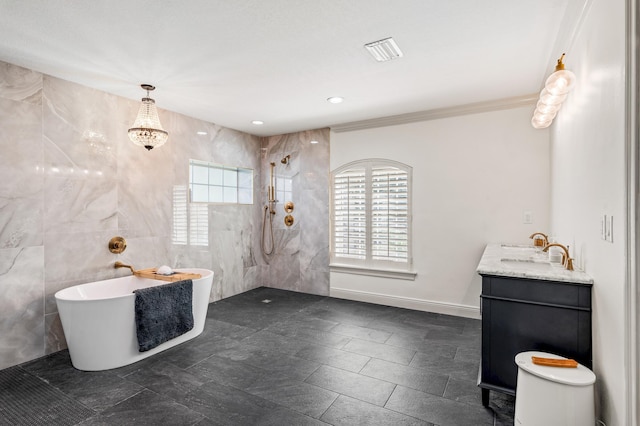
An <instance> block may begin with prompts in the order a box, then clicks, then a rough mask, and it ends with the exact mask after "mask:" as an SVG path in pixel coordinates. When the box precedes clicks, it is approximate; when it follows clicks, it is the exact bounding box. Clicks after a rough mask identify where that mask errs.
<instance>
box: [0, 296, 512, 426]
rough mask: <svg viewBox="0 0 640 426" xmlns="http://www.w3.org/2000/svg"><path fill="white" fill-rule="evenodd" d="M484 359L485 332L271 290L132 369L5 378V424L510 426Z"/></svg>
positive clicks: (454, 320) (506, 401)
mask: <svg viewBox="0 0 640 426" xmlns="http://www.w3.org/2000/svg"><path fill="white" fill-rule="evenodd" d="M266 300H270V302H269V303H265V301H266ZM479 358H480V322H479V321H477V320H471V319H465V318H458V317H451V316H446V315H438V314H432V313H426V312H418V311H411V310H406V309H399V308H392V307H387V306H379V305H371V304H366V303H360V302H353V301H347V300H341V299H333V298H329V297H321V296H313V295H308V294H302V293H294V292H289V291H282V290H274V289H269V288H264V287H263V288H259V289H256V290H253V291H250V292H247V293H244V294H241V295H238V296H234V297H231V298H228V299H225V300H222V301H219V302H216V303H213V304H211V305H210V307H209V312H208V316H207V324H206V327H205V331H204V332H203V334H202V335H200V336H199V337H197V338H196V339H194V340H191V341H189V342H187V343H184V344H182V345H179V346H177V347H175V348H172V349H170V350H167V351H165V352H162V353H160V354H157V355H155V356H154V357H152V358H149V359H146V360H143V361H141V362H138V363H136V364H133V365H129V366H126V367H122V368H119V369H115V370H109V371H103V372H82V371H78V370H75V369H74V368H73V367H72V366H71V363H70V359H69V354H68V352H67V351H62V352H58V353H55V354H52V355H50V356H47V357H44V358H40V359H38V360H35V361H32V362H28V363H25V364H22V365H20V366H17V367H12V368H10V369H7V370H2V371H0V373H4V375H3V374H0V425H4V424H8V425H9V424H10V425H17V424H24V425H34V424H47V425H56V424H58V425H83V426H88V425H133V424H135V425H160V424H162V425H278V426H280V425H325V424H330V425H394V426H395V425H430V424H433V425H441V426H445V425H454V426H463V425H473V426H477V425H511V424H513V409H514V400H513V398H512V397H509V396H506V395H501V394H498V393H494V392H492V393H491V404H490V408H489V409H487V408H484V407H482V404H481V401H480V389H479V388H478V387H477V386H476V378H477V374H478V364H479ZM27 379H28V380H27ZM20 382H23V383H31V382H34V383H31V385H30V386H31V387H29V389H31V390H23V391H21V390H20V389H19V388H20V386H17V385H16V383H20ZM22 387H23V388H25V389H27V388H28V387H27V386H26V385H24V386H22ZM33 389H36V390H37V392H36V391H34V390H33ZM20 392H22V393H20ZM20 395H25V397H24V398H22V397H18V398H17V396H20ZM38 395H40V396H38ZM31 397H33V398H35V399H34V401H30V400H29V398H31ZM16 399H17V400H16ZM20 410H22V411H20ZM25 410H28V416H27V415H25V416H23V418H21V417H20V415H19V413H20V412H22V413H25ZM16 413H18V414H16ZM34 419H35V420H34Z"/></svg>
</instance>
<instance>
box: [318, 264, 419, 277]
mask: <svg viewBox="0 0 640 426" xmlns="http://www.w3.org/2000/svg"><path fill="white" fill-rule="evenodd" d="M329 270H330V271H331V272H337V273H339V274H354V275H368V276H371V277H382V278H395V279H399V280H408V281H415V279H416V275H418V273H417V272H411V271H398V270H394V269H375V268H363V267H360V266H352V265H344V264H338V263H332V264H330V265H329Z"/></svg>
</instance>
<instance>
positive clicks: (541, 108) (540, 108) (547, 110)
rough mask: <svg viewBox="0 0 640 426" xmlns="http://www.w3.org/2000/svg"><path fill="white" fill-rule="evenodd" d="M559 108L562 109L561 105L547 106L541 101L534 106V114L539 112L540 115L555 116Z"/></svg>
mask: <svg viewBox="0 0 640 426" xmlns="http://www.w3.org/2000/svg"><path fill="white" fill-rule="evenodd" d="M560 108H562V104H561V103H560V104H556V105H553V104H551V105H549V104H546V103H544V102H542V101H538V104H537V105H536V112H539V113H541V114H555V113H557V112H558V111H559V110H560Z"/></svg>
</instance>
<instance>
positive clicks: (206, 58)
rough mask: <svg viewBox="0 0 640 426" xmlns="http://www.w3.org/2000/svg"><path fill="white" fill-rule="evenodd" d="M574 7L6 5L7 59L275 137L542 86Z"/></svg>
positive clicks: (241, 0)
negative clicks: (388, 42)
mask: <svg viewBox="0 0 640 426" xmlns="http://www.w3.org/2000/svg"><path fill="white" fill-rule="evenodd" d="M573 3H579V0H393V1H390V0H385V1H381V0H348V1H347V0H188V1H178V0H163V1H158V0H93V1H78V0H0V60H2V61H6V62H10V63H13V64H17V65H21V66H25V67H28V68H31V69H34V70H37V71H41V72H44V73H46V74H50V75H53V76H55V77H59V78H62V79H65V80H70V81H73V82H77V83H80V84H83V85H86V86H89V87H93V88H96V89H100V90H103V91H106V92H109V93H113V94H116V95H120V96H124V97H126V98H130V99H139V98H141V97H142V96H143V95H144V92H143V91H142V89H140V88H139V84H140V83H150V84H153V85H155V86H156V87H157V89H156V91H155V92H154V93H153V95H152V97H153V98H155V99H156V104H157V105H158V107H160V108H163V109H167V110H172V111H176V112H179V113H182V114H186V115H189V116H192V117H196V118H199V119H202V120H206V121H210V122H213V123H216V124H219V125H222V126H225V127H229V128H232V129H237V130H241V131H245V132H248V133H251V134H255V135H259V136H268V135H275V134H283V133H290V132H295V131H300V130H308V129H315V128H320V127H327V126H331V125H336V124H341V123H347V122H352V121H359V120H367V119H372V118H377V117H385V116H390V115H398V114H405V113H411V112H416V111H427V110H432V109H437V108H445V107H452V106H457V105H464V104H469V103H476V102H484V101H492V100H497V99H503V98H509V97H515V96H522V95H529V94H531V93H536V92H538V91H539V90H540V89H541V87H542V84H543V80H544V77H545V76H546V74H548V73H549V72H551V71H552V70H553V65H554V64H555V60H556V59H557V58H558V57H559V56H560V54H561V53H562V51H560V50H558V51H555V50H554V49H564V46H558V40H559V39H561V38H562V34H563V33H566V32H567V30H566V28H563V27H562V26H561V23H562V22H563V20H565V21H566V19H567V18H566V16H565V14H568V11H569V10H570V9H571V8H572V7H573V6H572V4H573ZM390 36H391V37H393V38H394V40H395V41H396V42H397V43H398V45H399V46H400V48H401V49H402V51H403V53H404V57H402V58H399V59H396V60H393V61H389V62H384V63H379V62H376V61H375V60H374V59H373V58H372V57H371V56H369V54H368V53H367V51H366V49H365V48H364V47H363V45H364V44H365V43H368V42H372V41H376V40H379V39H382V38H386V37H390ZM567 59H568V60H570V54H568V55H567ZM569 67H570V65H569V64H568V68H569ZM330 96H343V97H344V98H345V101H344V102H343V103H342V104H338V105H334V104H330V103H329V102H327V101H326V99H327V98H328V97H330ZM132 120H133V117H132ZM252 120H263V121H264V122H265V124H264V125H263V126H255V125H252V124H251V121H252Z"/></svg>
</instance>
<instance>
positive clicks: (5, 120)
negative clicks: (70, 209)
mask: <svg viewBox="0 0 640 426" xmlns="http://www.w3.org/2000/svg"><path fill="white" fill-rule="evenodd" d="M0 69H6V67H3V68H0ZM0 81H1V80H0ZM16 92H19V90H16ZM2 95H3V94H2V92H1V91H0V96H2ZM0 123H1V125H0V151H1V152H2V155H0V248H15V247H29V246H38V245H42V241H43V240H42V238H43V237H42V233H43V224H42V217H43V212H44V204H43V203H44V201H43V196H44V178H43V173H42V171H43V166H42V158H43V148H42V108H41V106H40V105H37V104H33V103H28V102H23V101H15V100H8V99H5V98H2V97H0Z"/></svg>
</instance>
